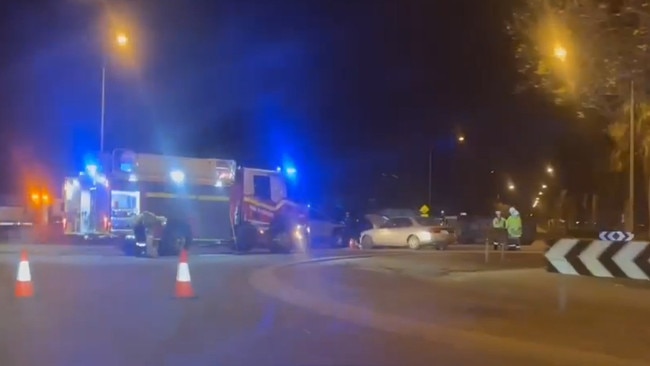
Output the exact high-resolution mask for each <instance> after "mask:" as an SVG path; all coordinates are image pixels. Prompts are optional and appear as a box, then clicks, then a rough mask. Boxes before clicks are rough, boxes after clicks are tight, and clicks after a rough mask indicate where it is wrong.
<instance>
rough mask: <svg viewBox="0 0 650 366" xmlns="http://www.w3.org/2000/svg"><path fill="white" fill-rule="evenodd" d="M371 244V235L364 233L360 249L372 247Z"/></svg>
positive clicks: (372, 243) (372, 244)
mask: <svg viewBox="0 0 650 366" xmlns="http://www.w3.org/2000/svg"><path fill="white" fill-rule="evenodd" d="M373 246H374V242H373V241H372V237H370V236H368V235H364V236H363V238H361V249H372V247H373Z"/></svg>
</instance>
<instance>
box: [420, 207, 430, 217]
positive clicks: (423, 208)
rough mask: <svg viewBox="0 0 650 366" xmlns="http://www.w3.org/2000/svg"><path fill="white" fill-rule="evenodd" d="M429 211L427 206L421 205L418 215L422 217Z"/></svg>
mask: <svg viewBox="0 0 650 366" xmlns="http://www.w3.org/2000/svg"><path fill="white" fill-rule="evenodd" d="M429 211H430V210H429V206H427V205H422V207H420V213H421V214H423V215H426V214H428V213H429Z"/></svg>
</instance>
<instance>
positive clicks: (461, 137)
mask: <svg viewBox="0 0 650 366" xmlns="http://www.w3.org/2000/svg"><path fill="white" fill-rule="evenodd" d="M458 142H460V143H463V142H465V136H463V135H460V136H458Z"/></svg>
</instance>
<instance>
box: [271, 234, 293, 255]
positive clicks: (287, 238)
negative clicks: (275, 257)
mask: <svg viewBox="0 0 650 366" xmlns="http://www.w3.org/2000/svg"><path fill="white" fill-rule="evenodd" d="M292 248H293V240H292V238H291V233H288V232H286V231H282V232H280V233H278V234H276V235H275V237H274V238H273V241H272V242H271V248H270V249H271V253H289V252H291V249H292Z"/></svg>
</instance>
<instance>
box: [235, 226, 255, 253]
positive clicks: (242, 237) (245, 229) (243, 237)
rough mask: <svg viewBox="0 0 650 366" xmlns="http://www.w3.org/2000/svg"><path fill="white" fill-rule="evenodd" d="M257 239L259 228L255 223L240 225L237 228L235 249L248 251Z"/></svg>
mask: <svg viewBox="0 0 650 366" xmlns="http://www.w3.org/2000/svg"><path fill="white" fill-rule="evenodd" d="M256 241H257V229H256V228H255V227H254V226H253V225H246V224H244V225H240V226H238V227H237V228H236V229H235V250H237V251H238V252H248V251H249V250H251V249H252V248H253V246H254V245H255V242H256Z"/></svg>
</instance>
